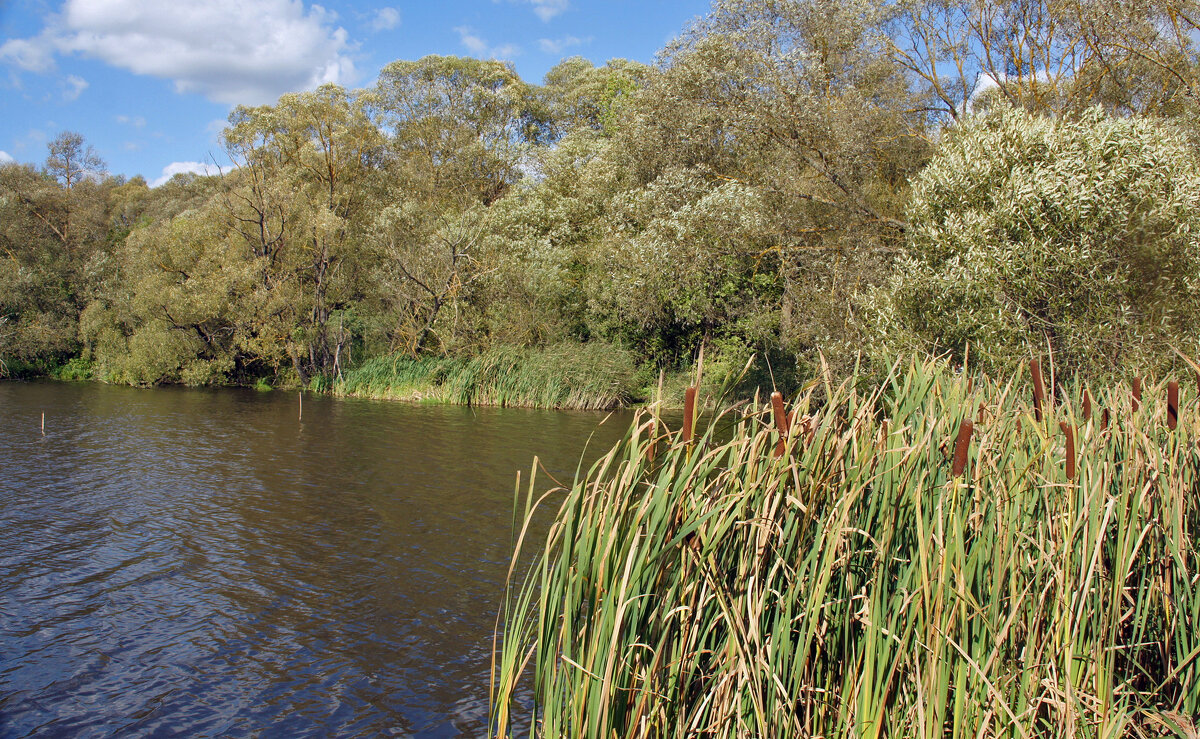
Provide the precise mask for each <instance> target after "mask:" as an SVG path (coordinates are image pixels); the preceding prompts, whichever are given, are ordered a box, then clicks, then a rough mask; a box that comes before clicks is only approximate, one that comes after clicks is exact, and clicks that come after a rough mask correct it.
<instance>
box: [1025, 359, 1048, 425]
mask: <svg viewBox="0 0 1200 739" xmlns="http://www.w3.org/2000/svg"><path fill="white" fill-rule="evenodd" d="M1029 374H1030V376H1031V377H1032V379H1033V417H1034V418H1036V419H1037V420H1039V421H1040V420H1042V408H1044V407H1045V405H1046V384H1045V383H1044V382H1042V363H1041V362H1039V361H1038V360H1036V359H1034V360H1031V361H1030V362H1029Z"/></svg>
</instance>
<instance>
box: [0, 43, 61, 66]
mask: <svg viewBox="0 0 1200 739" xmlns="http://www.w3.org/2000/svg"><path fill="white" fill-rule="evenodd" d="M0 61H4V62H7V63H8V64H12V65H15V66H17V67H19V68H20V69H23V70H25V71H26V72H48V71H50V70H51V69H54V49H53V46H52V45H51V44H49V43H47V41H46V40H45V39H43V38H42V37H40V36H39V37H37V38H33V39H21V38H15V39H10V40H8V41H5V42H4V43H3V44H0Z"/></svg>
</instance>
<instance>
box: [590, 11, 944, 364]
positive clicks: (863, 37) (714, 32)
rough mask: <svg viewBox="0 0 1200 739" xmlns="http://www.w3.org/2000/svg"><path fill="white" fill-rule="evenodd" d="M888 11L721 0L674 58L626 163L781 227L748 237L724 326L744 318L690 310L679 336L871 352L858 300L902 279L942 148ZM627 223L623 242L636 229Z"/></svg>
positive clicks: (641, 111) (648, 96) (620, 138)
mask: <svg viewBox="0 0 1200 739" xmlns="http://www.w3.org/2000/svg"><path fill="white" fill-rule="evenodd" d="M887 18H888V15H887V10H886V8H885V7H883V3H881V2H857V3H849V4H847V3H843V2H833V1H832V0H803V1H788V2H784V1H782V0H774V1H771V2H760V1H754V2H751V1H750V0H720V1H719V2H716V3H714V5H713V9H712V12H711V13H710V14H709V15H708V16H707V17H706V18H705V19H703V20H701V21H698V22H697V23H696V24H694V25H693V26H692V27H690V28H689V29H688V31H687V32H686V33H685V34H684V35H683V36H682V37H681V38H679V39H678V40H676V41H674V42H672V43H671V44H670V45H668V47H667V48H666V49H665V50H664V51H663V52H662V54H661V56H660V60H659V65H658V69H657V70H656V72H655V73H654V74H653V75H651V76H650V78H649V80H648V82H647V84H646V87H645V89H644V90H643V91H642V92H641V93H640V94H638V95H637V98H636V99H637V104H636V106H634V108H633V109H632V111H631V113H632V115H631V117H630V120H629V122H628V124H627V125H625V126H623V127H622V129H621V131H620V132H619V133H618V134H617V136H616V139H617V143H616V146H617V151H618V152H619V156H620V160H621V163H622V166H623V167H624V168H625V169H626V171H627V172H629V173H630V174H631V176H632V177H633V178H634V179H635V180H636V181H638V182H639V183H642V184H644V185H645V186H648V187H653V185H652V184H651V183H654V182H655V181H657V180H658V179H659V178H663V177H666V178H670V179H676V180H677V179H679V178H680V177H682V176H684V174H683V173H687V174H686V176H687V177H689V178H695V179H696V181H698V182H703V183H705V186H704V187H702V188H693V192H694V194H695V197H694V199H692V200H690V201H681V202H679V203H677V204H676V205H675V206H671V207H672V209H675V210H680V209H684V210H687V211H689V212H694V210H695V208H696V207H697V206H698V205H699V204H700V203H701V202H709V203H711V202H713V201H714V200H715V199H717V198H719V197H720V196H721V195H722V193H723V194H724V195H725V196H728V195H730V194H733V193H735V192H736V193H737V196H738V197H740V198H747V199H748V200H747V202H753V203H755V205H754V208H753V209H752V210H750V211H747V212H748V213H749V212H753V213H756V214H757V216H756V217H758V218H760V219H761V221H762V222H763V223H764V224H766V229H767V230H768V231H769V233H764V234H761V235H760V236H758V237H756V238H755V239H754V240H752V241H740V243H741V244H742V247H741V248H743V249H744V250H745V251H744V252H743V253H742V254H739V255H737V262H738V263H739V264H741V265H743V267H742V269H743V270H744V271H743V272H742V277H741V279H740V281H739V282H740V284H739V287H737V288H736V290H735V291H734V293H733V294H729V295H727V297H726V298H725V300H726V302H727V303H728V306H729V309H730V310H726V311H724V313H725V314H726V315H728V316H734V315H736V316H737V318H735V319H734V321H733V322H732V323H730V322H729V321H724V320H723V321H722V324H723V325H724V326H735V327H739V328H735V329H734V330H733V331H732V332H729V331H725V330H724V329H723V328H721V327H718V326H713V327H712V328H711V329H706V328H703V327H702V326H699V325H695V324H691V323H690V321H688V320H687V319H684V320H683V321H681V322H677V323H676V325H675V326H674V327H672V328H671V329H670V331H671V332H672V333H674V334H676V335H682V336H686V337H689V338H687V339H685V341H686V342H689V343H694V342H695V341H697V340H698V339H700V338H701V337H703V336H705V335H708V336H710V337H711V338H714V339H717V338H720V335H721V334H726V335H729V334H731V333H732V334H733V335H730V336H728V338H730V339H731V340H735V341H739V342H743V343H747V344H749V345H750V346H751V347H752V348H754V349H757V350H759V351H763V350H768V349H771V348H775V347H779V346H786V347H787V348H788V349H789V350H791V351H793V352H797V353H800V354H804V355H808V356H815V350H816V349H818V348H820V349H824V350H826V351H831V352H834V353H839V350H844V351H841V352H840V353H842V354H846V353H848V352H849V351H850V350H852V349H853V348H854V347H855V345H856V337H855V335H854V331H853V325H854V324H853V321H851V311H852V298H853V296H854V294H855V291H856V289H857V288H858V287H860V286H861V285H863V284H870V283H871V282H874V281H877V280H880V279H882V277H883V275H885V274H886V272H887V265H888V263H889V260H890V258H891V255H892V253H893V252H894V250H895V249H896V247H897V245H898V244H899V243H900V242H901V241H902V234H903V231H904V227H905V225H904V223H903V218H902V209H903V203H904V201H905V198H906V193H907V189H908V185H907V182H908V179H909V178H910V177H911V176H912V175H913V174H915V172H916V171H918V169H919V168H920V166H921V165H922V164H923V162H924V161H925V158H926V156H927V154H926V151H927V145H926V143H925V140H924V139H923V138H922V136H923V134H924V122H925V119H924V117H923V116H922V115H921V114H920V113H919V111H917V108H918V107H919V106H918V105H917V101H916V98H915V97H914V96H913V94H912V92H911V90H910V86H909V84H908V80H907V78H906V77H905V75H904V73H903V70H901V69H900V68H898V67H897V65H896V64H895V63H894V62H893V60H892V59H891V56H890V54H889V53H888V49H887V48H886V44H885V43H884V41H883V40H882V37H881V34H882V33H883V32H884V30H885V22H886V20H887ZM664 185H665V182H664ZM656 191H657V192H660V193H664V194H665V193H667V192H670V191H671V188H669V187H665V186H664V187H659V188H657V189H656ZM665 205H667V204H666V203H664V206H665ZM614 229H615V230H614V232H613V233H612V234H611V238H612V239H613V240H615V241H620V240H622V239H626V238H629V237H633V236H636V234H633V233H631V232H629V230H628V229H625V231H624V232H622V231H621V230H620V229H619V228H616V224H614ZM733 233H734V232H731V234H730V235H732V234H733ZM735 241H738V240H736V239H735V240H734V241H728V242H722V240H721V239H720V238H715V239H711V240H710V243H714V244H716V243H727V244H730V245H731V246H730V247H723V248H736V247H732V244H733V243H734V242H735ZM630 243H632V242H630ZM727 256H729V255H728V254H721V253H719V252H713V253H710V254H708V255H707V256H706V257H702V259H711V260H718V261H719V260H721V259H724V258H726V257H727ZM692 264H694V262H689V263H688V265H686V266H684V267H683V268H684V269H687V268H690V266H691V265H692ZM680 315H681V316H682V315H686V311H684V312H683V313H681V314H680Z"/></svg>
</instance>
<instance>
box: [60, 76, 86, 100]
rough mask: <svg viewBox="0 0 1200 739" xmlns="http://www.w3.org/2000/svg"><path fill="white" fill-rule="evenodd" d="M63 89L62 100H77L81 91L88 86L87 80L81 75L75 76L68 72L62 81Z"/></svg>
mask: <svg viewBox="0 0 1200 739" xmlns="http://www.w3.org/2000/svg"><path fill="white" fill-rule="evenodd" d="M63 82H64V86H65V89H64V90H63V94H62V96H63V100H66V101H67V102H68V103H69V102H71V101H72V100H77V99H78V98H79V96H80V95H82V94H83V91H84V90H86V89H87V88H88V81H87V80H85V79H84V78H82V77H76V76H75V75H73V74H68V75H67V79H66V80H64V81H63Z"/></svg>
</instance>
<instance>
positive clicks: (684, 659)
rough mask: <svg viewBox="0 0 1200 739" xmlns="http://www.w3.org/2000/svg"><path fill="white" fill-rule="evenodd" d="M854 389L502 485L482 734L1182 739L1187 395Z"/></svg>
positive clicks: (640, 429) (1197, 605)
mask: <svg viewBox="0 0 1200 739" xmlns="http://www.w3.org/2000/svg"><path fill="white" fill-rule="evenodd" d="M1043 382H1045V381H1043ZM859 384H860V383H859V382H858V379H857V378H853V377H852V378H850V379H848V380H847V381H845V382H843V383H841V384H840V385H835V384H834V383H833V382H831V381H829V380H828V379H826V380H825V381H823V382H821V383H819V384H812V385H809V386H808V387H807V388H806V390H805V392H804V393H803V394H801V395H800V397H798V398H796V399H794V402H793V403H792V404H791V409H790V410H791V413H792V416H791V418H790V419H787V420H785V421H784V424H785V425H784V428H785V429H786V434H780V433H779V431H777V430H776V427H775V425H774V422H773V420H772V417H771V414H770V412H769V410H768V409H767V408H766V407H765V406H764V407H757V406H755V407H747V408H743V409H741V410H734V411H730V412H728V413H726V414H725V415H724V416H723V417H721V418H720V419H717V422H715V423H713V424H710V426H709V431H708V432H707V433H706V434H705V435H704V436H702V437H701V438H699V439H697V440H696V441H695V442H694V443H687V442H686V441H684V440H683V439H681V435H680V434H676V433H672V432H671V431H670V430H668V429H666V428H665V426H663V424H662V423H661V421H660V420H659V419H657V418H655V417H654V416H653V414H652V413H643V414H642V415H641V416H640V417H639V418H638V420H637V421H636V422H635V423H634V424H633V426H632V427H631V429H630V431H629V432H628V435H627V436H626V438H625V439H624V440H623V441H622V442H621V443H620V444H618V445H617V446H616V447H614V448H613V449H612V450H611V451H610V452H608V453H607V454H606V455H604V456H603V457H602V458H601V459H600V460H599V461H598V462H596V464H595V465H594V466H592V467H591V468H590V469H589V470H587V471H586V472H584V473H582V474H580V475H579V476H578V479H577V480H576V481H575V482H574V484H572V485H571V486H570V487H567V488H558V489H556V490H553V491H551V492H549V493H544V494H535V492H534V491H536V490H538V489H539V488H538V486H537V484H536V481H535V480H532V479H531V480H529V481H528V487H527V488H525V487H524V486H522V488H521V492H520V500H519V503H520V505H521V508H522V509H523V510H524V514H525V520H526V525H525V527H524V528H523V529H521V535H520V537H519V539H518V542H517V547H516V549H517V551H516V554H515V555H514V559H513V562H514V564H513V569H512V571H511V573H510V584H509V590H508V593H507V598H506V602H505V605H504V607H503V610H502V613H501V614H500V621H499V624H500V626H499V628H498V630H497V645H496V649H495V652H494V671H493V698H492V704H493V713H492V720H493V724H492V730H493V734H494V735H495V736H500V737H507V736H511V735H512V734H513V731H514V727H515V726H517V725H518V724H523V725H525V726H531V727H532V732H533V734H534V735H536V736H543V737H633V736H638V737H642V736H670V737H744V736H764V737H784V736H786V737H793V736H794V737H809V736H811V737H883V736H886V737H968V736H969V737H1141V736H1192V737H1194V736H1197V722H1198V720H1200V672H1198V669H1200V667H1198V661H1200V551H1198V548H1197V544H1196V533H1197V530H1198V529H1200V483H1198V472H1200V455H1198V450H1197V440H1198V439H1200V403H1198V402H1197V400H1196V398H1195V393H1194V392H1193V393H1192V396H1193V397H1192V398H1190V399H1189V398H1187V397H1184V398H1183V399H1182V400H1181V401H1180V403H1179V408H1178V410H1177V411H1176V412H1175V416H1176V419H1177V423H1172V422H1171V418H1170V414H1169V412H1168V407H1167V401H1166V399H1167V395H1168V387H1167V385H1166V383H1165V382H1164V383H1153V382H1146V383H1143V385H1142V388H1141V395H1142V397H1141V400H1140V402H1139V403H1138V406H1139V407H1138V408H1137V410H1134V408H1133V405H1134V403H1133V397H1132V393H1131V388H1130V387H1129V386H1128V385H1127V386H1121V387H1108V388H1087V387H1068V388H1059V389H1058V391H1057V392H1054V391H1052V390H1049V389H1047V390H1044V391H1043V394H1042V397H1040V398H1039V399H1038V401H1037V404H1038V406H1039V407H1038V408H1037V409H1036V412H1035V408H1034V402H1035V401H1034V398H1033V393H1032V392H1031V383H1030V381H1029V377H1028V374H1027V373H1023V374H1022V375H1021V376H1019V377H1015V378H1013V379H1011V380H1007V381H996V380H989V379H987V378H978V377H977V378H974V379H968V378H967V377H965V376H963V375H962V374H958V373H955V372H954V371H953V370H951V369H949V368H947V367H946V366H944V365H942V364H938V363H935V362H928V363H914V364H911V365H908V366H903V367H901V366H897V367H895V368H893V369H892V371H891V372H890V373H889V374H888V375H887V377H886V379H885V380H884V381H883V382H882V383H881V384H878V385H875V386H873V387H871V388H869V389H863V388H861V387H859ZM1085 391H1086V395H1087V397H1086V400H1085V397H1084V393H1085ZM1184 395H1185V396H1186V395H1187V393H1186V392H1185V393H1184ZM817 397H821V398H823V402H821V403H820V405H818V404H817V403H816V401H815V398H817ZM1085 405H1086V406H1087V408H1086V412H1085ZM1105 411H1107V413H1106V412H1105ZM1038 416H1041V420H1038ZM784 418H785V419H786V416H784ZM966 421H970V422H971V425H970V426H967V425H966V424H965V423H964V422H966ZM1172 426H1174V428H1172ZM1067 431H1070V436H1071V440H1070V442H1068V438H1067V437H1068V434H1067ZM963 437H965V442H964V443H961V444H960V443H959V439H960V438H963ZM781 440H782V441H783V445H782V450H781V452H777V445H778V442H779V441H781ZM956 451H957V452H958V454H957V456H958V457H959V460H958V464H957V465H956V460H955V457H956ZM956 468H961V472H959V471H958V469H956ZM535 469H536V468H535ZM956 472H957V473H958V474H956ZM546 507H556V513H554V519H553V523H552V525H551V526H550V528H549V533H548V534H547V536H546V538H545V539H544V540H539V541H537V542H535V541H531V540H530V539H531V537H532V534H531V533H530V532H531V531H533V530H537V526H536V525H532V522H535V521H536V520H537V518H538V516H539V513H538V511H539V509H544V508H546ZM542 530H545V529H544V528H543V529H542ZM529 563H532V564H529ZM530 695H532V697H533V703H532V704H531V703H530V700H529V696H530ZM522 696H525V697H524V698H522Z"/></svg>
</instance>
